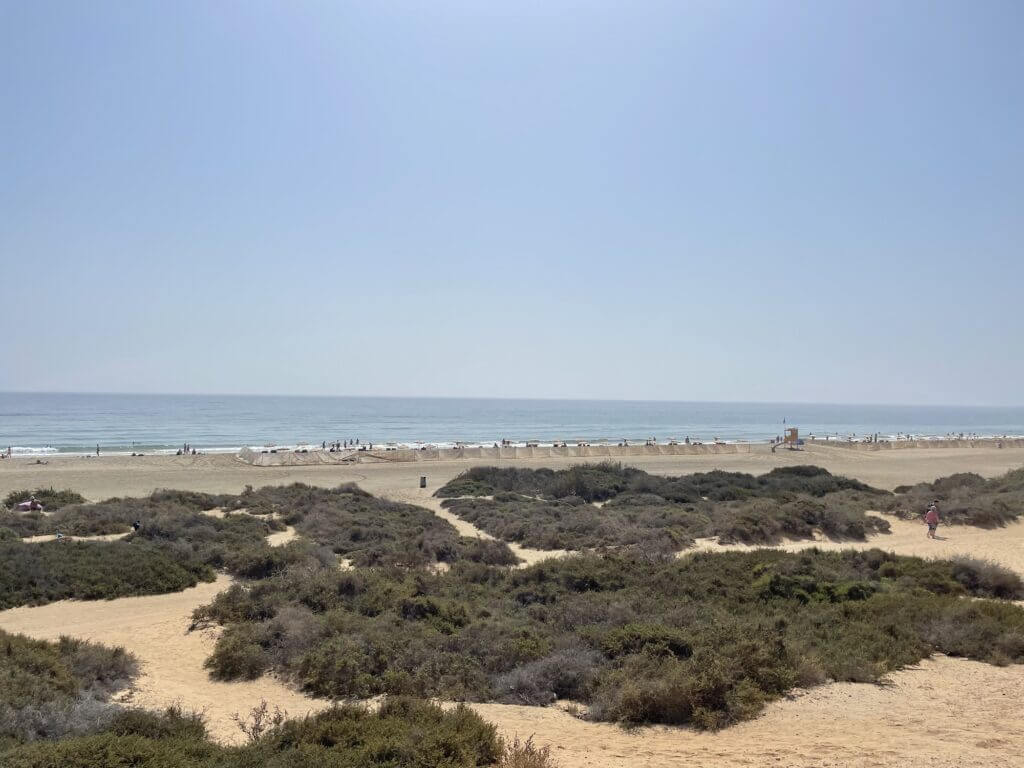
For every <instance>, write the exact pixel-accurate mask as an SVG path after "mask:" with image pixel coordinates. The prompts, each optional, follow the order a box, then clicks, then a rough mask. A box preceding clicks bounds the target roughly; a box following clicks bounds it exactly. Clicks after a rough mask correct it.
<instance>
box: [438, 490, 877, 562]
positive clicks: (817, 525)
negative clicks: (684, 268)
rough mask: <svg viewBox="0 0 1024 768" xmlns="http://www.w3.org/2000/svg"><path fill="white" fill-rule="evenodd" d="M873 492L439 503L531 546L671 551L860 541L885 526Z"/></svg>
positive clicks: (640, 495)
mask: <svg viewBox="0 0 1024 768" xmlns="http://www.w3.org/2000/svg"><path fill="white" fill-rule="evenodd" d="M873 499H874V496H873V495H870V494H867V493H865V492H863V491H849V490H847V491H838V492H832V493H830V494H828V495H827V496H824V497H820V498H819V497H814V496H794V495H793V494H790V493H788V492H787V493H786V494H780V495H779V496H777V497H776V496H764V497H749V498H745V499H743V500H738V501H719V502H708V501H702V500H698V501H696V502H673V501H671V500H670V499H666V498H664V497H662V496H658V495H657V494H655V493H653V492H645V493H638V492H633V491H630V492H624V493H622V494H619V495H616V496H614V497H612V498H611V499H610V500H609V501H607V502H606V503H605V504H604V505H603V506H601V507H600V508H598V507H596V506H594V505H593V504H588V503H587V502H585V501H584V500H583V499H582V498H580V497H578V496H569V497H565V498H561V499H557V500H554V501H549V500H544V499H536V498H530V497H522V496H517V495H515V494H508V493H499V494H497V495H496V496H495V497H494V498H493V499H485V498H474V497H470V498H457V499H446V500H445V501H444V502H442V506H443V507H444V508H446V509H448V510H450V511H451V512H453V513H454V514H456V515H458V516H459V517H461V518H462V519H463V520H466V521H468V522H470V523H473V524H474V525H476V526H477V527H479V528H480V529H482V530H484V531H486V532H487V533H489V534H491V535H492V536H495V537H497V538H499V539H504V540H506V541H514V542H517V543H519V544H522V545H523V546H526V547H532V548H534V549H596V548H601V547H637V548H640V549H642V550H644V551H652V548H653V549H658V548H660V549H661V550H664V551H666V552H675V551H678V550H680V549H684V548H685V547H688V546H691V545H692V544H693V542H694V539H697V538H702V537H711V536H714V537H718V539H719V540H720V541H721V542H722V543H734V542H741V543H743V544H776V543H778V542H779V541H781V540H782V539H784V538H790V539H809V538H813V537H814V535H815V534H816V533H818V532H821V533H823V534H824V535H826V536H828V537H829V538H832V539H836V540H856V541H864V540H865V539H866V538H867V536H868V535H871V534H876V533H887V532H888V531H889V528H890V526H889V522H888V521H886V520H884V519H882V518H880V517H877V516H873V515H867V514H865V512H864V509H865V508H866V507H868V506H870V505H871V503H872V500H873Z"/></svg>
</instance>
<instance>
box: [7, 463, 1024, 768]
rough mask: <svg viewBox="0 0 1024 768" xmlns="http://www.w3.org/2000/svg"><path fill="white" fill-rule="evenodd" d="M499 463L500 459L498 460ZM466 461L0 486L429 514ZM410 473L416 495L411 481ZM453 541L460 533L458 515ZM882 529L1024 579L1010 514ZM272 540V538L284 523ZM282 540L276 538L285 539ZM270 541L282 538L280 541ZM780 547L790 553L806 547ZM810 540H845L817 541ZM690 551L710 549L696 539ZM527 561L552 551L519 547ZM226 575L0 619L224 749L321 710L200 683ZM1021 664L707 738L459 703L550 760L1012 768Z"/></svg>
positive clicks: (793, 711)
mask: <svg viewBox="0 0 1024 768" xmlns="http://www.w3.org/2000/svg"><path fill="white" fill-rule="evenodd" d="M509 463H511V462H509ZM573 463H578V460H565V461H560V460H555V459H544V460H540V461H532V460H517V461H515V462H514V465H515V466H554V467H560V466H565V465H568V464H573ZM628 463H629V464H631V465H634V466H638V467H641V468H643V469H646V470H648V471H650V472H656V473H660V474H679V473H685V472H694V471H707V470H710V469H715V468H718V469H728V470H738V471H747V472H764V471H767V470H769V469H771V468H772V467H774V466H786V465H792V464H804V463H811V464H818V465H820V466H824V467H826V468H828V469H829V470H831V471H833V472H836V473H839V474H846V475H849V476H852V477H856V478H858V479H861V480H863V481H865V482H868V483H871V484H874V485H878V486H882V487H888V488H891V487H893V486H895V485H898V484H903V483H911V482H917V481H920V480H931V479H934V478H936V477H939V476H942V475H947V474H951V473H953V472H958V471H974V472H978V473H980V474H983V475H986V476H993V475H997V474H1001V473H1003V472H1005V471H1007V470H1008V469H1013V468H1016V467H1020V466H1021V465H1022V464H1024V449H1018V448H1005V449H997V448H995V447H985V448H967V449H952V448H951V449H945V450H942V451H936V450H926V449H921V450H917V449H906V450H902V451H899V452H885V453H870V452H860V451H850V450H846V449H841V448H829V447H827V446H812V447H811V448H810V449H809V450H807V451H805V452H802V453H796V454H791V453H788V452H780V453H778V454H776V455H772V454H771V453H770V452H769V451H768V450H767V449H764V450H763V451H761V450H758V449H755V450H754V451H753V452H752V453H749V454H736V455H707V456H655V457H634V458H632V459H630V460H629V462H628ZM470 464H471V462H466V461H462V462H459V461H452V462H431V463H429V464H425V463H424V464H404V465H403V464H367V465H354V466H314V467H272V468H270V467H268V468H257V467H251V466H247V465H244V464H242V463H240V462H237V461H235V460H234V459H233V457H230V456H197V457H141V458H140V457H135V458H131V457H105V458H99V459H57V460H51V461H50V463H49V464H46V465H35V464H32V463H30V462H28V461H18V460H12V461H10V462H7V461H6V460H5V461H4V462H0V495H2V494H6V493H7V492H8V491H9V490H12V489H15V488H29V487H38V486H50V485H52V486H54V487H57V488H65V487H70V488H73V489H75V490H78V491H80V492H81V493H83V494H84V495H86V496H87V497H89V498H91V499H101V498H106V497H109V496H115V495H119V496H124V495H141V494H145V493H148V492H150V491H152V490H153V489H154V488H158V487H165V488H182V489H192V490H204V491H221V492H237V491H239V490H241V489H242V487H244V486H245V485H247V484H250V485H253V486H261V485H268V484H281V483H289V482H296V481H301V482H307V483H312V484H317V485H324V486H332V485H336V484H338V483H342V482H358V483H359V484H360V485H361V486H362V487H363V488H365V489H366V490H368V491H370V492H373V493H378V494H381V495H385V496H388V497H389V498H394V499H396V500H402V501H411V502H414V503H421V504H424V506H427V507H429V508H431V509H433V510H434V511H435V513H439V512H440V513H441V514H443V515H444V516H446V518H447V517H450V516H448V515H447V513H443V512H441V511H440V508H439V506H438V503H437V501H436V500H433V499H431V498H430V497H429V494H430V493H431V492H432V490H433V489H435V488H437V487H438V486H439V485H440V484H441V483H443V482H445V481H446V480H448V479H450V478H451V477H453V476H454V475H455V474H457V473H458V472H460V471H462V470H463V469H465V468H466V467H467V466H469V465H470ZM420 474H427V475H428V478H429V488H428V489H427V490H425V491H424V490H420V489H419V488H418V487H417V486H418V480H419V475H420ZM456 524H457V526H458V527H459V529H460V530H461V531H463V532H464V533H467V534H473V533H474V532H475V529H473V528H472V526H470V525H468V524H467V523H465V522H463V521H457V523H456ZM892 524H893V532H892V533H891V534H890V535H888V536H879V537H875V538H874V539H872V541H871V542H869V543H868V544H867V545H862V544H858V545H855V546H858V547H863V546H879V547H882V548H884V549H887V550H892V551H895V552H898V553H900V554H913V555H921V556H925V557H931V556H943V557H945V556H955V555H970V556H975V557H985V558H988V559H991V560H994V561H996V562H999V563H1001V564H1003V565H1005V566H1007V567H1009V568H1012V569H1014V570H1016V571H1017V572H1019V573H1022V574H1024V523H1018V524H1014V525H1011V526H1007V527H1006V528H1002V529H997V530H992V531H985V530H980V529H975V528H966V527H949V526H943V527H941V528H940V535H941V536H942V537H943V538H942V539H941V540H939V541H930V540H927V539H926V538H925V536H924V530H923V529H922V527H921V526H919V525H916V524H914V523H909V522H904V521H899V520H893V521H892ZM286 533H287V532H286ZM287 535H291V534H290V533H289V534H287ZM275 536H279V537H280V538H277V539H274V543H280V542H281V541H282V540H284V539H285V536H284V535H282V534H275ZM813 545H814V544H813V543H809V542H794V543H791V544H788V545H786V546H787V548H789V549H800V548H805V547H807V546H813ZM818 545H819V546H824V547H828V548H840V547H845V546H849V545H846V544H843V545H837V544H834V543H831V542H823V543H821V542H819V543H818ZM700 548H701V549H716V548H720V547H719V546H718V545H717V544H715V543H713V542H701V547H700ZM520 554H521V556H524V557H527V558H529V559H535V558H537V557H541V556H548V555H550V554H551V553H539V552H537V551H536V550H532V551H531V550H520ZM229 583H230V580H229V579H228V578H227V577H224V576H222V577H220V578H218V580H217V581H216V582H214V583H212V584H201V585H199V586H198V587H196V588H194V589H191V590H186V591H184V592H180V593H176V594H171V595H158V596H152V597H137V598H124V599H119V600H111V601H98V602H63V603H55V604H51V605H47V606H41V607H36V608H15V609H12V610H8V611H5V612H2V613H0V628H3V629H6V630H8V631H12V632H23V633H25V634H28V635H31V636H33V637H39V638H45V639H53V638H56V637H58V636H60V635H61V634H67V635H73V636H77V637H83V638H87V639H90V640H94V641H97V642H102V643H107V644H113V645H123V646H125V647H126V648H129V649H130V650H132V651H133V652H134V653H136V654H137V655H138V656H139V657H140V659H141V660H142V662H143V666H142V675H141V677H140V678H139V680H138V682H137V684H136V686H135V687H134V689H133V690H132V691H131V693H130V696H129V701H131V702H133V703H135V704H138V705H140V706H145V707H160V706H164V705H166V704H170V703H175V702H178V703H181V704H183V705H184V706H186V707H189V708H195V709H198V710H203V711H205V712H206V715H207V717H208V719H209V724H210V730H211V732H212V734H213V735H214V736H215V737H216V738H218V739H220V740H222V741H227V742H236V743H237V742H238V741H240V740H241V734H240V732H239V731H238V730H237V728H235V726H234V724H233V723H232V721H231V715H232V714H233V713H235V712H240V713H243V714H244V713H245V712H247V711H248V710H249V709H250V708H251V707H253V706H255V705H257V704H258V703H259V701H260V699H266V700H267V701H268V702H269V703H270V704H271V705H274V704H277V705H279V706H281V707H282V708H283V709H287V710H288V712H289V713H290V714H291V715H301V714H304V713H305V712H307V711H311V710H315V709H318V708H320V707H323V706H325V705H326V703H325V702H322V701H317V700H313V699H309V698H307V697H305V696H303V695H301V694H299V693H297V692H295V691H293V690H292V689H290V688H288V687H287V686H285V685H283V684H281V683H280V682H278V681H276V680H274V679H272V678H269V677H264V678H261V679H260V680H256V681H253V682H246V683H218V682H214V681H211V680H210V679H209V678H208V677H207V675H206V674H205V670H204V669H203V667H202V662H203V660H204V659H205V658H206V657H207V656H208V655H209V653H210V651H211V649H212V647H213V643H214V642H215V639H216V633H215V631H212V630H207V631H197V632H192V633H187V632H186V630H187V627H188V625H189V618H190V615H191V612H192V610H193V609H194V608H195V607H196V606H198V605H202V604H203V603H206V602H209V600H210V599H212V597H213V596H214V595H215V594H216V593H217V592H219V591H220V590H222V589H224V588H225V587H226V586H227V585H228V584H229ZM1021 691H1024V666H1010V667H994V666H991V665H987V664H981V663H977V662H970V661H965V660H962V659H952V658H946V657H942V656H938V657H935V658H932V659H928V660H925V661H924V662H922V663H921V664H920V665H918V666H916V667H914V668H910V669H906V670H902V671H900V672H896V673H894V674H893V675H891V676H890V678H889V684H888V685H884V686H877V685H861V684H848V683H842V684H830V685H824V686H820V687H817V688H814V689H812V690H810V691H799V692H796V694H795V695H793V696H792V697H789V698H787V699H783V700H780V701H777V702H774V703H772V704H771V705H769V707H768V708H767V709H766V711H765V713H764V714H763V715H762V716H761V717H758V718H757V719H755V720H753V721H750V722H746V723H742V724H740V725H737V726H734V727H731V728H728V729H725V730H723V731H721V732H718V733H698V732H693V731H689V730H686V729H680V728H665V727H649V728H640V729H634V730H629V731H627V730H624V729H622V728H619V727H618V726H615V725H611V724H607V723H588V722H584V721H582V720H579V719H577V718H575V717H573V716H571V715H569V714H567V713H566V712H564V711H562V710H560V709H558V708H555V707H549V708H537V707H519V706H509V705H500V704H478V705H473V706H474V708H475V709H476V710H477V711H479V712H480V714H481V715H483V716H484V717H485V718H486V719H488V720H490V721H491V722H493V723H495V724H496V725H497V726H498V727H499V729H500V730H501V731H502V733H503V734H505V735H506V736H509V737H511V736H515V735H518V736H519V737H520V738H526V737H528V736H531V735H532V736H533V737H534V740H535V741H536V742H537V743H540V744H549V745H551V747H552V753H553V755H554V757H555V758H556V760H557V761H558V763H559V765H561V766H563V768H584V767H588V768H589V767H593V768H599V767H605V766H607V767H609V768H611V767H613V766H615V767H618V766H637V765H650V766H677V765H681V764H691V765H715V766H762V765H776V766H887V765H897V764H898V765H904V766H911V767H912V768H918V767H920V768H924V766H940V767H945V766H974V765H986V766H1021V765H1024V758H1021V757H1020V756H1021V755H1022V754H1024V729H1022V728H1021V727H1020V723H1021V722H1022V720H1024V697H1021V695H1020V692H1021Z"/></svg>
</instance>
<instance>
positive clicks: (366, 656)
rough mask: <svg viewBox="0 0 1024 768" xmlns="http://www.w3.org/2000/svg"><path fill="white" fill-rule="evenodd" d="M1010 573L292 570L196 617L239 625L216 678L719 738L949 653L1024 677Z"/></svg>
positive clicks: (843, 559)
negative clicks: (778, 703)
mask: <svg viewBox="0 0 1024 768" xmlns="http://www.w3.org/2000/svg"><path fill="white" fill-rule="evenodd" d="M963 596H974V597H992V596H998V597H1007V598H1019V597H1022V596H1024V587H1022V585H1021V582H1020V579H1019V578H1018V577H1016V576H1015V575H1014V574H1012V573H1009V572H1007V571H1004V570H1002V569H999V568H997V567H994V566H991V565H988V564H979V563H972V562H970V561H961V562H956V563H954V562H943V561H925V560H921V559H918V558H911V557H898V556H895V555H891V554H886V553H883V552H881V551H879V550H869V551H865V552H852V551H848V552H822V551H818V550H809V551H806V552H803V553H800V554H791V553H785V552H780V551H773V550H757V551H753V552H747V553H738V552H728V553H715V554H697V555H694V556H692V557H687V558H683V559H674V558H673V559H669V558H650V557H646V558H645V557H640V556H629V555H626V554H621V553H620V554H604V555H596V554H590V555H577V556H573V557H568V558H563V559H559V560H552V561H545V562H543V563H539V564H536V565H534V566H531V567H529V568H525V569H521V570H515V569H507V568H496V567H490V566H486V565H483V564H477V563H469V562H457V563H456V564H455V565H454V566H453V567H452V568H451V569H450V570H449V571H448V572H446V573H434V572H432V571H430V570H425V569H408V568H395V567H374V568H361V569H357V570H354V571H345V572H340V571H337V570H336V569H326V568H324V569H321V570H318V571H311V570H310V569H309V568H301V569H288V570H285V571H284V572H282V573H280V574H278V575H277V576H275V577H274V578H273V579H265V580H258V581H250V582H247V583H244V584H242V583H240V584H236V585H235V586H233V587H232V588H230V589H229V590H227V591H225V592H223V593H221V594H220V595H218V596H217V598H216V599H215V600H214V601H213V602H212V603H211V604H210V605H208V606H205V607H203V608H200V609H198V610H197V611H196V613H195V615H194V621H195V625H196V626H201V625H205V624H208V623H219V624H222V625H224V626H225V630H224V632H223V634H222V635H221V636H220V638H219V640H218V642H217V645H216V648H215V651H214V653H213V655H212V656H211V657H210V659H208V661H207V666H208V667H209V669H210V671H211V674H212V675H213V676H214V677H216V678H219V679H227V680H232V679H252V678H256V677H258V676H260V675H262V674H265V673H268V672H271V671H273V672H274V673H275V674H277V675H279V676H280V677H282V678H284V679H287V680H291V681H292V682H293V683H294V684H295V685H297V686H299V687H300V688H302V689H303V690H305V691H307V692H309V693H312V694H315V695H319V696H325V697H332V698H348V697H369V696H374V695H377V694H391V695H413V696H418V697H440V698H448V699H456V700H470V701H500V702H507V703H518V704H532V705H545V704H549V703H551V702H553V701H554V700H555V699H572V700H575V701H578V702H581V703H583V704H585V705H587V711H588V716H589V717H591V718H593V719H596V720H609V721H619V722H627V723H669V724H690V725H694V726H697V727H700V728H718V727H722V726H726V725H729V724H731V723H734V722H737V721H739V720H743V719H747V718H749V717H753V716H754V715H756V714H757V713H758V712H759V711H760V710H761V709H762V707H763V706H764V704H765V703H766V702H767V701H770V700H771V699H774V698H777V697H779V696H782V695H783V694H784V693H785V692H786V691H788V690H790V689H792V688H794V687H796V686H810V685H816V684H819V683H823V682H825V681H827V680H850V681H861V682H873V681H878V680H880V679H881V678H883V677H884V676H885V675H886V674H887V673H888V672H890V671H892V670H894V669H898V668H900V667H902V666H905V665H907V664H912V663H914V662H916V661H919V660H920V659H922V658H924V657H926V656H928V655H929V654H931V653H933V652H936V651H938V652H944V653H949V654H953V655H960V656H966V657H969V658H972V659H979V660H983V661H988V662H991V663H996V664H1005V663H1016V662H1021V661H1024V610H1022V609H1020V608H1019V607H1017V606H1014V605H1012V604H1008V603H1005V602H998V601H993V600H963V599H961V598H962V597H963Z"/></svg>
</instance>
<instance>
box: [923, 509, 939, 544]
mask: <svg viewBox="0 0 1024 768" xmlns="http://www.w3.org/2000/svg"><path fill="white" fill-rule="evenodd" d="M924 521H925V523H926V524H927V525H928V538H929V539H934V538H935V531H936V530H937V529H938V527H939V503H938V502H937V501H933V502H932V503H931V504H929V505H928V511H927V512H925V513H924Z"/></svg>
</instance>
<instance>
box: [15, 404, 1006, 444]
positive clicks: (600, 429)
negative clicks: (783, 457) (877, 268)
mask: <svg viewBox="0 0 1024 768" xmlns="http://www.w3.org/2000/svg"><path fill="white" fill-rule="evenodd" d="M787 426H794V427H798V428H799V429H800V434H801V436H808V435H811V434H814V435H817V436H818V437H822V436H825V435H832V436H837V437H839V438H841V439H845V438H847V437H852V436H857V437H862V436H865V435H869V434H874V433H876V432H877V433H879V434H880V435H881V436H883V437H890V438H895V437H896V436H897V435H899V434H904V435H906V434H912V435H914V436H915V437H919V438H928V437H944V436H947V435H949V434H959V433H961V432H963V433H965V434H974V435H978V436H997V435H998V436H1002V435H1007V436H1020V435H1024V408H1020V407H1016V408H1003V407H966V406H905V405H823V404H800V403H686V402H647V401H598V400H488V399H465V398H452V399H445V398H404V397H402V398H399V397H396V398H391V397H274V396H233V395H113V394H110V395H108V394H54V393H46V394H31V393H0V448H3V449H6V447H7V446H11V447H12V449H13V452H14V453H15V454H16V455H17V454H21V455H43V454H55V453H72V454H75V453H91V452H94V451H95V449H96V446H97V445H99V446H100V448H101V450H102V451H103V452H105V453H128V452H133V451H138V452H142V453H158V452H169V453H173V452H174V451H175V450H176V449H177V448H179V447H181V445H182V444H183V443H186V442H187V443H189V445H190V446H193V447H195V448H196V449H197V450H200V451H211V452H212V451H236V450H238V449H240V448H241V447H243V446H250V447H253V448H259V447H264V446H275V447H289V446H297V445H319V444H320V443H321V442H322V441H328V442H331V441H335V440H337V441H344V440H355V439H359V440H360V442H361V443H366V442H372V443H374V444H379V445H383V444H388V443H392V444H398V445H412V446H418V445H420V444H433V445H437V446H439V447H445V446H450V445H452V444H454V443H456V442H463V443H466V444H470V445H472V444H479V445H491V444H492V443H494V442H498V441H501V440H503V439H504V440H511V441H513V442H518V443H522V442H525V441H528V440H536V441H539V442H541V443H543V442H551V441H554V440H566V441H569V442H573V441H575V440H577V439H583V440H587V441H589V442H594V443H596V442H599V441H601V440H607V441H609V442H612V443H614V442H618V441H619V440H621V439H623V438H626V439H629V440H630V441H631V442H632V441H637V440H640V441H642V440H646V439H647V438H649V437H655V438H657V439H658V440H659V441H667V440H669V439H672V438H674V439H676V440H680V441H681V440H683V439H685V438H686V437H689V438H690V439H691V440H702V441H711V440H714V439H716V438H717V439H719V440H726V441H742V440H748V441H761V440H767V439H768V438H770V437H773V436H775V435H781V434H782V432H783V429H784V428H785V427H787Z"/></svg>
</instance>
